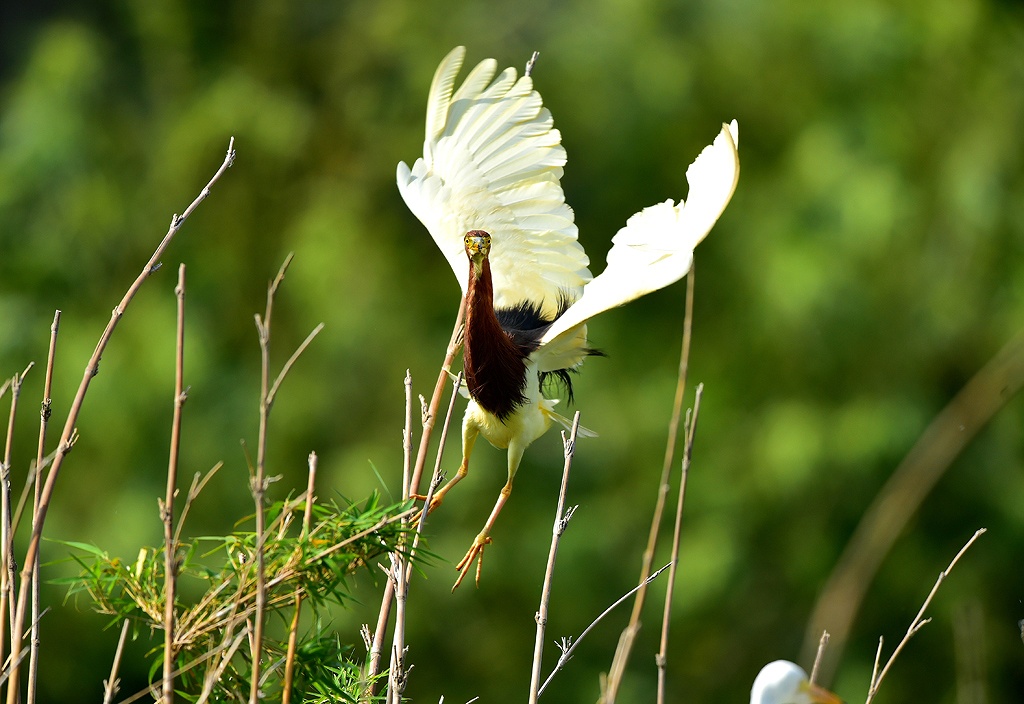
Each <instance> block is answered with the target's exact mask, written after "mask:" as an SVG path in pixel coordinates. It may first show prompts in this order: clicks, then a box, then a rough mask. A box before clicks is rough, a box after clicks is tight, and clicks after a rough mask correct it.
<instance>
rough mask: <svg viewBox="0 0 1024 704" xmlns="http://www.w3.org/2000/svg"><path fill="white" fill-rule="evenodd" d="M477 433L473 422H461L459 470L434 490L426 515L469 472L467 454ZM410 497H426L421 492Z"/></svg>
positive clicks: (471, 450) (439, 503)
mask: <svg viewBox="0 0 1024 704" xmlns="http://www.w3.org/2000/svg"><path fill="white" fill-rule="evenodd" d="M479 434H480V429H479V428H477V427H476V425H475V424H473V423H469V422H464V423H463V424H462V464H460V465H459V471H458V472H456V473H455V476H454V477H452V478H451V479H449V480H448V481H447V482H446V483H445V485H444V486H442V487H441V488H440V489H438V490H437V491H435V492H434V496H433V497H432V498H431V500H430V508H429V509H428V511H427V514H428V515H429V514H431V513H433V512H434V509H436V508H437V507H438V506H440V505H441V502H442V501H444V496H445V494H447V493H448V492H449V491H451V489H452V487H453V486H455V485H456V484H458V483H459V482H460V481H462V479H463V477H465V476H466V475H467V474H468V473H469V456H470V454H472V452H473V444H474V443H475V442H476V438H477V436H478V435H479ZM412 498H414V499H420V500H424V501H425V500H426V498H427V497H426V496H423V495H421V494H415V495H413V497H412ZM418 519H419V514H417V516H416V519H415V520H418Z"/></svg>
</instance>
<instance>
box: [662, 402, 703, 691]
mask: <svg viewBox="0 0 1024 704" xmlns="http://www.w3.org/2000/svg"><path fill="white" fill-rule="evenodd" d="M703 396H704V384H698V385H697V393H696V395H695V398H694V401H693V413H687V417H686V428H687V431H686V447H685V449H684V450H683V462H682V465H683V468H682V473H681V475H680V478H679V495H678V498H677V499H676V516H675V523H674V524H673V526H672V562H670V563H669V564H670V565H671V566H670V567H669V569H668V586H666V587H665V606H664V608H663V609H662V613H661V641H660V647H659V649H658V654H657V655H656V656H655V658H654V662H655V664H656V665H657V668H658V695H657V702H658V704H665V690H666V670H665V667H666V663H667V662H668V632H669V623H670V622H671V617H672V595H673V593H674V592H675V586H676V573H677V572H678V569H679V537H680V535H681V534H682V528H683V503H684V502H685V501H686V479H687V477H689V475H690V463H691V462H692V461H693V440H694V438H695V437H696V435H697V418H698V417H699V416H700V400H701V398H702V397H703Z"/></svg>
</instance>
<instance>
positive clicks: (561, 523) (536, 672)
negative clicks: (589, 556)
mask: <svg viewBox="0 0 1024 704" xmlns="http://www.w3.org/2000/svg"><path fill="white" fill-rule="evenodd" d="M579 429H580V412H579V411H576V414H575V415H574V416H573V418H572V431H571V432H570V433H569V438H568V439H566V437H565V431H564V430H563V431H562V447H563V451H564V454H565V463H564V464H563V466H562V484H561V486H560V487H559V490H558V503H557V505H556V507H555V522H554V525H553V526H552V528H551V547H550V548H549V550H548V563H547V567H546V568H545V569H544V585H543V587H541V590H540V607H539V608H538V609H537V615H536V616H535V617H534V620H535V621H536V622H537V637H536V638H535V639H534V643H533V671H532V672H531V674H530V704H536V703H537V699H538V698H539V697H540V668H541V662H542V660H543V656H544V634H545V632H546V631H547V625H548V604H549V603H550V601H551V580H552V579H553V578H554V574H555V557H556V556H557V555H558V543H559V541H560V540H561V539H562V534H563V533H565V529H566V528H567V527H568V526H569V521H570V520H571V519H572V515H573V514H574V513H575V512H576V508H577V507H576V506H572V507H570V508H569V509H568V510H566V508H565V495H566V492H567V491H568V488H569V470H570V469H571V468H572V458H573V454H574V453H575V452H576V433H577V432H578V431H579Z"/></svg>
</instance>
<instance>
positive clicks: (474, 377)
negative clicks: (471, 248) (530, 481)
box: [463, 257, 526, 420]
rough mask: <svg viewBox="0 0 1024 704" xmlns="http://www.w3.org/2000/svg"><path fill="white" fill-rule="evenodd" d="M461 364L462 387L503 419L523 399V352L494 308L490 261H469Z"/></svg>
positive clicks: (524, 359)
mask: <svg viewBox="0 0 1024 704" xmlns="http://www.w3.org/2000/svg"><path fill="white" fill-rule="evenodd" d="M463 340H464V348H463V349H464V351H463V368H464V374H465V377H466V388H468V389H469V393H470V395H472V396H473V398H474V399H475V400H476V402H477V403H478V404H480V406H481V407H482V408H483V409H484V410H486V411H488V412H490V413H493V414H494V415H495V416H497V417H498V419H499V420H505V419H506V418H507V417H508V416H510V415H511V414H512V412H513V411H514V410H515V409H516V407H517V406H519V405H521V404H523V403H524V402H525V401H526V396H525V394H524V391H525V389H526V353H525V352H524V350H522V349H520V348H519V346H518V345H516V344H515V343H514V342H513V341H512V340H511V338H509V336H508V335H507V334H506V333H505V331H504V330H503V329H502V327H501V323H500V322H498V317H497V316H496V315H495V312H494V288H493V284H492V282H491V264H490V262H489V261H488V260H487V258H486V257H485V258H483V261H482V262H481V265H480V267H479V272H478V271H477V267H476V266H474V263H473V260H472V259H470V261H469V287H468V289H467V290H466V329H465V334H464V338H463Z"/></svg>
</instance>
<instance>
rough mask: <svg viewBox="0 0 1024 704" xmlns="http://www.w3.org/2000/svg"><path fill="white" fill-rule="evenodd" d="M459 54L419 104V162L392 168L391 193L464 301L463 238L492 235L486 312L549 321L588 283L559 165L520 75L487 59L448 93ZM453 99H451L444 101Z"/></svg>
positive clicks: (550, 133)
mask: <svg viewBox="0 0 1024 704" xmlns="http://www.w3.org/2000/svg"><path fill="white" fill-rule="evenodd" d="M465 53H466V52H465V48H464V47H457V48H455V49H454V50H453V51H452V52H451V53H449V54H448V56H446V57H445V58H444V60H442V61H441V64H440V66H438V68H437V71H436V73H435V74H434V80H433V83H432V84H431V86H430V95H429V98H428V101H427V125H426V139H425V141H424V143H423V157H422V158H420V159H417V160H416V163H414V164H413V166H412V168H411V169H410V168H409V167H408V166H407V165H406V164H405V163H404V162H402V163H400V164H399V165H398V190H399V191H400V192H401V194H402V198H403V199H404V200H405V202H406V204H407V205H408V206H409V209H410V210H411V211H412V212H413V214H415V215H416V217H417V218H419V220H420V221H421V222H422V223H423V224H424V225H425V226H426V228H427V230H428V231H429V232H430V235H431V236H432V237H433V238H434V241H435V242H436V243H437V246H438V247H439V248H440V250H441V252H442V253H443V254H444V256H445V259H447V260H448V263H449V264H450V265H451V267H452V271H454V272H455V276H456V278H457V279H458V281H459V284H460V285H461V287H462V291H463V293H465V291H466V287H467V285H468V281H467V279H468V275H469V264H468V262H467V258H466V253H465V249H464V245H463V236H464V235H465V234H466V232H467V231H469V230H486V231H487V232H489V233H490V235H491V254H490V260H491V271H492V277H493V282H494V305H495V307H497V308H505V307H511V306H514V305H516V304H517V303H522V302H524V301H529V302H531V303H533V304H536V305H540V306H541V309H542V312H543V313H544V314H545V315H547V316H549V317H551V318H553V317H554V316H555V315H556V314H557V312H558V304H559V302H560V300H561V299H562V298H563V297H567V298H568V300H570V301H572V300H575V299H576V298H578V297H579V296H580V293H581V291H582V289H583V286H584V284H585V283H586V282H588V281H590V279H591V278H592V276H591V274H590V271H589V270H588V269H587V264H588V263H589V261H588V259H587V255H586V253H585V252H584V251H583V247H582V246H580V243H579V241H578V240H577V230H576V225H575V223H574V222H573V213H572V210H571V209H570V208H569V206H568V205H566V203H565V196H564V194H563V193H562V187H561V185H560V183H559V179H560V178H561V176H562V166H563V165H564V164H565V150H564V149H563V148H562V144H561V135H560V134H559V132H558V130H556V129H554V128H553V126H552V124H553V123H552V119H551V113H550V112H548V111H547V109H545V108H544V106H543V104H542V102H541V98H540V95H539V94H538V93H537V91H535V90H534V89H533V81H532V80H531V79H530V77H529V76H523V77H521V78H517V77H516V71H515V69H512V68H508V69H505V70H504V71H502V72H501V73H500V74H498V76H497V78H495V72H496V70H497V64H496V63H495V61H494V60H493V59H488V60H486V61H482V62H481V63H479V64H478V65H477V66H476V67H475V68H474V69H473V70H472V71H470V73H469V75H468V76H467V77H466V80H465V81H464V82H463V83H462V85H461V86H459V88H458V89H455V88H454V87H455V79H456V76H457V75H458V73H459V69H460V68H461V66H462V60H463V58H464V56H465ZM453 91H454V92H453Z"/></svg>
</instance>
